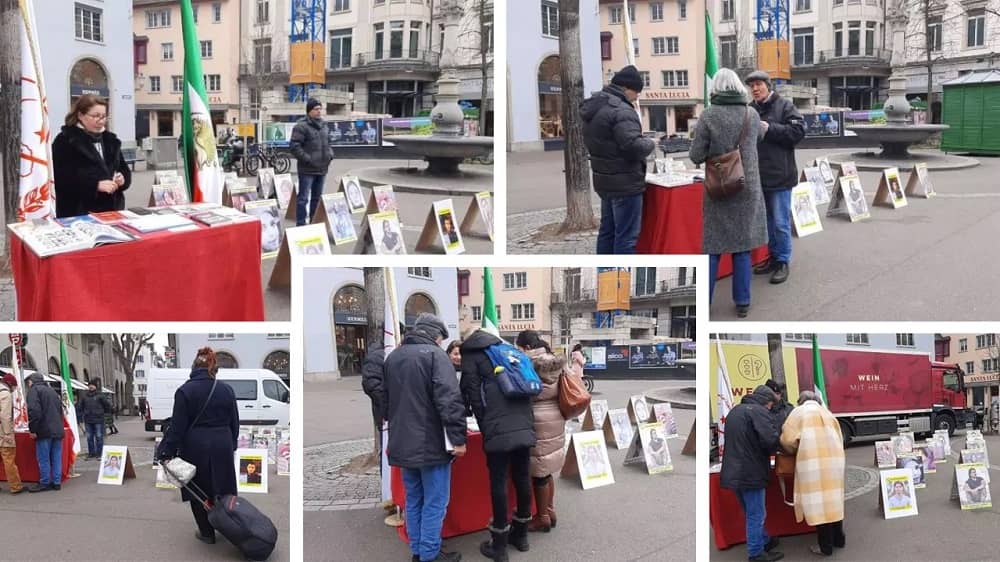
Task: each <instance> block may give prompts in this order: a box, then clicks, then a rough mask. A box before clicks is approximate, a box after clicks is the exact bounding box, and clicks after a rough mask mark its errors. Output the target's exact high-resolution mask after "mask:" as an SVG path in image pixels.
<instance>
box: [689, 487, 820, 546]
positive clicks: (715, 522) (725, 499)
mask: <svg viewBox="0 0 1000 562" xmlns="http://www.w3.org/2000/svg"><path fill="white" fill-rule="evenodd" d="M794 486H795V479H794V478H792V477H785V487H786V489H787V490H788V497H789V500H791V497H792V490H793V489H794ZM764 505H765V509H766V510H767V518H766V519H765V520H764V528H765V529H766V530H767V534H768V535H770V536H772V537H787V536H790V535H801V534H804V533H812V532H814V531H815V530H816V529H815V528H813V527H810V526H809V525H808V524H807V523H806V522H805V521H803V522H802V523H799V522H797V521H795V508H794V507H792V506H790V505H787V504H786V503H785V502H784V498H783V496H782V493H781V486H780V484H779V483H778V477H777V476H776V475H775V474H774V471H773V470H772V471H771V480H770V482H768V485H767V492H766V496H765V500H764ZM708 517H709V520H710V521H711V525H712V532H713V533H714V534H715V546H716V547H718V548H720V549H726V548H729V547H731V546H734V545H737V544H742V543H745V542H747V532H746V519H745V517H744V514H743V507H742V506H741V505H740V500H739V499H738V498H737V497H736V493H734V492H733V491H732V490H728V489H726V488H723V487H722V485H721V478H720V474H719V473H718V472H714V473H711V474H709V493H708Z"/></svg>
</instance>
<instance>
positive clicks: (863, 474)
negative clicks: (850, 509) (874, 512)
mask: <svg viewBox="0 0 1000 562" xmlns="http://www.w3.org/2000/svg"><path fill="white" fill-rule="evenodd" d="M877 487H878V471H877V470H875V469H872V468H867V467H863V466H848V467H847V477H846V478H845V480H844V500H845V501H846V500H850V499H853V498H856V497H859V496H863V495H865V494H867V493H869V492H871V491H872V490H874V489H875V488H877Z"/></svg>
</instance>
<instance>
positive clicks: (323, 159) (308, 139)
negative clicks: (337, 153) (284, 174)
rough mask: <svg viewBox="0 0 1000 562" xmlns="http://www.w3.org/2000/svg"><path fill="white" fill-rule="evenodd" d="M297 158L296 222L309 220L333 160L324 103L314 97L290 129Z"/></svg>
mask: <svg viewBox="0 0 1000 562" xmlns="http://www.w3.org/2000/svg"><path fill="white" fill-rule="evenodd" d="M288 146H289V148H290V149H291V151H292V156H295V159H296V160H297V161H298V173H299V195H298V198H297V199H296V205H295V225H296V226H303V225H305V224H307V223H309V221H311V220H312V217H313V215H315V214H316V207H317V206H319V202H320V199H321V198H322V197H323V182H325V181H326V172H327V170H328V169H329V168H330V162H332V161H333V149H332V148H331V147H330V138H329V136H328V135H327V130H326V123H325V122H324V121H323V104H321V103H320V102H319V101H318V100H316V99H315V98H309V101H307V102H306V116H305V117H303V118H302V119H299V121H298V123H296V124H295V128H294V129H292V138H291V139H290V140H289V143H288Z"/></svg>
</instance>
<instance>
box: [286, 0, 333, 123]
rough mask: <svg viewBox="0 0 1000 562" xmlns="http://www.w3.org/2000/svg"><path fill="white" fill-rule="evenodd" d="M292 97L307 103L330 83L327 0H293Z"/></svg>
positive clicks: (289, 75) (291, 41)
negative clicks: (311, 93)
mask: <svg viewBox="0 0 1000 562" xmlns="http://www.w3.org/2000/svg"><path fill="white" fill-rule="evenodd" d="M291 8H292V14H291V30H290V32H289V35H288V50H289V54H290V55H291V56H289V68H288V83H289V86H290V87H289V88H288V101H289V102H292V103H294V102H302V103H305V101H306V99H307V98H308V97H309V89H310V88H317V87H318V88H322V87H323V86H324V84H325V83H326V49H325V45H326V0H292V2H291Z"/></svg>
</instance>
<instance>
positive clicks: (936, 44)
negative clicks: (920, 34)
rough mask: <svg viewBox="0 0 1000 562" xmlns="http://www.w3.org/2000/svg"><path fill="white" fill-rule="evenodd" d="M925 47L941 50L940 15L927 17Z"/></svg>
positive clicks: (932, 50)
mask: <svg viewBox="0 0 1000 562" xmlns="http://www.w3.org/2000/svg"><path fill="white" fill-rule="evenodd" d="M927 48H928V49H930V50H931V52H938V51H940V50H941V16H936V17H929V18H927Z"/></svg>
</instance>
